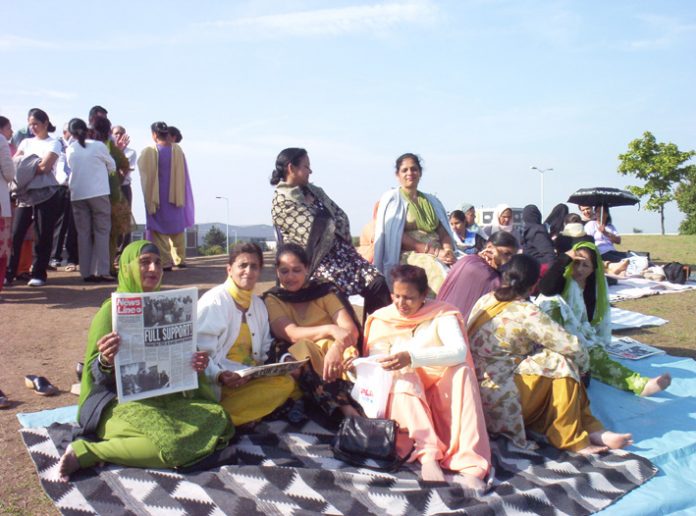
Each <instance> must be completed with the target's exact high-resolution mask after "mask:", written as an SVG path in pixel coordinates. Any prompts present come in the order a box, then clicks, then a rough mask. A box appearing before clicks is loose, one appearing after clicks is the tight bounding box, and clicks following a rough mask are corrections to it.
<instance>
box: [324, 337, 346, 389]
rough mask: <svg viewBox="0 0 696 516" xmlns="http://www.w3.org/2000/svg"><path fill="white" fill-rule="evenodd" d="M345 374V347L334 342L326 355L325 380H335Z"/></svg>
mask: <svg viewBox="0 0 696 516" xmlns="http://www.w3.org/2000/svg"><path fill="white" fill-rule="evenodd" d="M342 374H343V348H342V347H341V346H340V344H338V342H334V343H333V344H332V345H331V347H330V348H329V350H328V351H327V352H326V356H324V374H323V377H324V381H325V382H333V381H334V380H338V379H339V378H340V377H341V375H342Z"/></svg>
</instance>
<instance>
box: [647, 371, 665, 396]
mask: <svg viewBox="0 0 696 516" xmlns="http://www.w3.org/2000/svg"><path fill="white" fill-rule="evenodd" d="M671 383H672V375H670V374H669V373H662V374H661V375H660V376H657V377H655V378H650V380H649V381H648V383H646V384H645V387H643V391H642V392H641V393H640V395H641V396H652V395H653V394H657V393H658V392H661V391H664V390H665V389H666V388H667V387H669V386H670V384H671Z"/></svg>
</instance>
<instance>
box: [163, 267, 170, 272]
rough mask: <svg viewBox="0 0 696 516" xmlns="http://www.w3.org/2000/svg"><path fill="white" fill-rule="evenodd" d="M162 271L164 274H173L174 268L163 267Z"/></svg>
mask: <svg viewBox="0 0 696 516" xmlns="http://www.w3.org/2000/svg"><path fill="white" fill-rule="evenodd" d="M162 270H163V271H164V272H172V267H171V265H170V266H169V267H162Z"/></svg>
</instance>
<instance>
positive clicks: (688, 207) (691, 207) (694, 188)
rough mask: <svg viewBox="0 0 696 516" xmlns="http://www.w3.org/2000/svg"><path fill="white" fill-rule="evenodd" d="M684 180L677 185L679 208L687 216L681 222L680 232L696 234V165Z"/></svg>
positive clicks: (676, 195)
mask: <svg viewBox="0 0 696 516" xmlns="http://www.w3.org/2000/svg"><path fill="white" fill-rule="evenodd" d="M684 179H685V180H684V182H682V184H680V185H679V186H678V187H677V192H676V194H675V197H676V198H677V205H678V206H679V209H680V210H681V211H682V212H683V213H684V215H686V218H685V219H684V220H683V221H682V222H681V224H679V232H680V233H682V234H685V235H696V167H695V166H693V165H691V170H690V171H689V172H688V173H687V174H686V177H685V178H684Z"/></svg>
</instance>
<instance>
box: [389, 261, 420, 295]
mask: <svg viewBox="0 0 696 516" xmlns="http://www.w3.org/2000/svg"><path fill="white" fill-rule="evenodd" d="M391 279H392V283H396V282H397V281H400V282H401V283H410V284H411V285H413V286H414V287H416V290H418V293H419V294H421V295H423V294H426V293H427V292H428V276H426V275H425V271H424V270H423V269H422V268H420V267H416V266H415V265H397V266H396V267H394V268H393V269H392V270H391Z"/></svg>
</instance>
